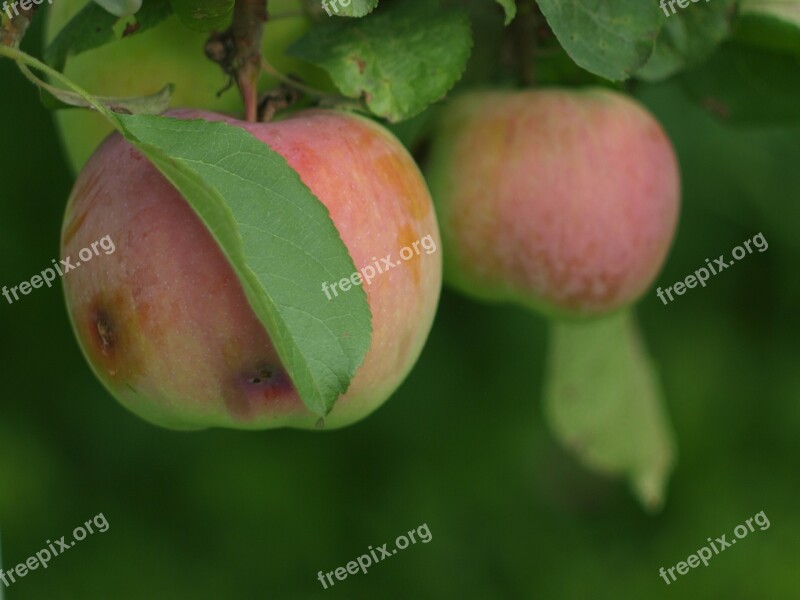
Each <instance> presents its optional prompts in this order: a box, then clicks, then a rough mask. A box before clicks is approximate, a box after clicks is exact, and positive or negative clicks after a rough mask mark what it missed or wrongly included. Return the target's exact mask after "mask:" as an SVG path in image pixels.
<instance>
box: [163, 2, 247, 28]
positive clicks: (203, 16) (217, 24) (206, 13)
mask: <svg viewBox="0 0 800 600" xmlns="http://www.w3.org/2000/svg"><path fill="white" fill-rule="evenodd" d="M169 2H170V4H171V5H172V9H173V10H174V11H175V14H177V15H178V18H179V19H180V20H181V23H183V24H184V25H185V26H186V27H188V28H189V29H192V30H194V31H213V30H215V29H222V28H223V27H224V26H225V25H227V24H228V23H229V22H230V19H231V15H232V14H233V4H234V0H169Z"/></svg>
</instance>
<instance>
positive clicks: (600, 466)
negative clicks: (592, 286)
mask: <svg viewBox="0 0 800 600" xmlns="http://www.w3.org/2000/svg"><path fill="white" fill-rule="evenodd" d="M545 410H546V413H547V417H548V420H549V422H550V426H551V428H552V429H553V431H554V432H555V434H556V436H557V437H558V438H559V439H560V440H561V442H562V443H563V444H564V445H565V446H566V447H567V448H569V449H570V450H572V451H573V452H574V453H575V454H576V455H577V456H578V457H579V458H580V459H581V461H582V462H583V463H585V464H586V465H587V466H588V467H590V468H593V469H596V470H598V471H600V472H603V473H608V474H612V475H623V476H625V477H627V478H628V480H629V481H630V483H631V486H632V488H633V490H634V492H635V493H636V496H637V497H638V498H639V501H640V502H641V503H642V504H643V506H644V507H645V508H647V509H649V510H655V509H657V508H659V507H660V506H661V505H662V504H663V501H664V494H665V488H666V484H667V478H668V477H669V473H670V471H671V470H672V466H673V463H674V461H675V456H674V452H675V451H674V441H673V434H672V430H671V427H670V425H669V423H668V420H667V416H666V414H665V409H664V406H663V400H662V393H661V390H660V387H659V384H658V383H657V381H656V376H655V373H654V370H653V367H652V365H651V363H650V359H649V358H648V356H647V354H646V351H645V349H644V347H643V345H642V340H641V338H640V336H639V332H638V330H637V329H636V325H635V320H634V317H633V315H632V314H631V313H630V312H621V313H617V314H614V315H611V316H608V317H604V318H602V319H599V320H593V321H580V322H572V321H570V322H566V321H564V322H562V321H557V322H553V323H552V325H551V341H550V348H549V364H548V372H547V381H546V385H545Z"/></svg>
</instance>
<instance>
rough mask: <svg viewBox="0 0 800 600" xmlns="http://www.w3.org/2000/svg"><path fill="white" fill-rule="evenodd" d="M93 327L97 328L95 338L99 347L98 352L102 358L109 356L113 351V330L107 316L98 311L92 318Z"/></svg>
mask: <svg viewBox="0 0 800 600" xmlns="http://www.w3.org/2000/svg"><path fill="white" fill-rule="evenodd" d="M94 322H95V326H96V328H97V337H98V341H99V344H98V345H99V346H100V352H102V353H103V356H109V355H110V354H111V353H112V352H113V351H114V342H115V336H114V328H113V327H112V326H111V321H110V320H109V318H108V315H107V314H106V313H105V312H103V311H98V312H97V314H96V315H95V317H94Z"/></svg>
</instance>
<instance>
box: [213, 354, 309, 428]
mask: <svg viewBox="0 0 800 600" xmlns="http://www.w3.org/2000/svg"><path fill="white" fill-rule="evenodd" d="M224 397H225V407H226V408H227V410H228V413H229V414H230V415H231V416H232V417H234V418H235V419H237V420H250V419H253V418H255V417H257V416H259V415H260V414H262V413H266V412H271V411H274V410H275V408H276V403H281V404H284V405H285V408H286V409H287V411H288V410H291V409H293V408H294V407H298V408H301V403H300V402H299V398H298V396H297V392H296V390H295V388H294V385H293V384H292V381H291V379H290V378H289V375H288V374H287V373H286V371H285V370H284V369H283V367H281V366H280V365H278V364H273V363H271V362H262V363H260V364H258V365H257V366H256V367H255V368H254V369H246V370H244V371H242V372H240V373H239V376H238V377H237V378H236V379H235V380H234V381H233V382H232V384H231V385H230V386H228V389H226V390H225V392H224ZM287 398H290V399H291V400H290V401H289V402H287V401H286V399H287ZM277 408H284V407H277Z"/></svg>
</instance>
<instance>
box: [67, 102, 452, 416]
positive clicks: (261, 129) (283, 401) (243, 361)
mask: <svg viewBox="0 0 800 600" xmlns="http://www.w3.org/2000/svg"><path fill="white" fill-rule="evenodd" d="M174 114H175V116H180V117H181V118H203V119H206V120H215V121H219V120H224V121H226V122H228V123H230V124H233V125H236V126H238V127H241V128H243V129H245V130H247V131H248V132H250V133H251V134H252V135H253V136H255V137H256V138H257V139H259V140H261V141H262V142H264V143H265V144H267V145H269V146H270V147H271V148H272V149H273V150H275V151H276V152H278V153H279V154H281V155H282V156H283V157H284V158H285V159H286V160H287V162H288V163H289V165H290V166H292V167H293V168H294V169H295V170H296V171H297V172H298V174H299V176H300V178H301V179H302V181H303V182H304V183H305V184H306V185H307V186H308V187H309V188H310V189H311V191H312V192H314V194H315V195H316V196H317V197H318V198H319V200H320V201H321V202H322V203H323V204H324V205H325V206H326V207H327V209H328V211H329V213H330V216H331V219H332V221H333V223H334V225H335V226H336V228H337V229H338V231H339V234H340V236H341V238H342V240H343V242H344V244H345V245H346V246H347V249H348V250H349V252H350V255H351V256H352V258H353V261H354V263H355V266H356V268H359V269H360V268H361V267H362V266H365V265H368V264H372V263H373V262H374V260H375V259H374V257H383V256H386V255H387V254H392V255H393V256H394V257H396V256H397V255H398V252H399V251H400V250H401V249H402V248H403V247H406V246H411V245H412V244H413V243H414V242H415V241H417V240H420V239H422V238H424V237H425V236H428V235H430V236H432V239H433V240H434V242H435V244H436V248H437V250H438V248H439V244H440V239H439V233H438V227H437V222H436V216H435V212H434V210H433V205H432V202H431V198H430V194H429V192H428V189H427V187H426V184H425V181H424V179H423V178H422V175H421V174H420V172H419V169H418V168H417V166H416V164H415V163H414V161H413V159H412V158H411V157H410V156H409V154H408V153H407V152H406V150H405V149H404V148H403V147H402V145H401V144H400V143H399V142H398V141H397V140H396V139H395V138H394V137H393V136H392V135H391V134H390V133H389V132H388V131H386V130H385V129H384V128H383V127H381V126H379V125H377V124H375V123H373V122H372V121H369V120H367V119H365V118H361V117H357V116H354V115H348V114H344V113H338V112H334V111H323V110H313V111H308V112H304V113H297V114H296V115H295V116H292V117H290V118H287V119H285V120H283V121H280V122H276V123H268V124H264V123H256V124H248V123H243V122H240V121H235V120H233V119H231V118H228V117H223V116H221V115H218V114H212V113H206V112H199V111H181V112H178V113H174ZM107 235H108V236H110V237H111V239H112V240H113V242H114V243H115V250H114V252H113V253H111V254H108V255H101V256H100V257H98V258H96V259H94V261H92V262H91V263H89V264H86V265H81V266H80V267H78V268H77V269H74V270H72V271H71V272H70V273H68V274H66V275H65V277H64V287H65V294H66V302H67V308H68V312H69V316H70V319H71V321H72V325H73V328H74V331H75V333H76V336H77V338H78V340H79V343H80V346H81V348H82V350H83V352H84V354H85V356H86V358H87V360H88V362H89V364H90V365H91V367H92V369H93V370H94V372H95V374H96V375H97V376H98V378H99V379H100V380H101V381H102V382H103V384H104V385H105V386H106V387H107V388H108V390H109V391H110V392H111V393H112V394H113V395H114V396H115V397H116V398H117V399H118V400H119V401H120V402H121V403H122V404H123V405H124V406H126V407H127V408H129V409H130V410H131V411H133V412H134V413H136V414H138V415H140V416H141V417H143V418H145V419H147V420H149V421H151V422H153V423H156V424H159V425H162V426H165V427H169V428H176V429H201V428H206V427H213V426H218V427H231V428H241V429H266V428H274V427H283V426H288V427H299V428H313V427H315V426H317V425H318V421H319V417H318V416H316V415H314V414H312V413H310V412H309V411H308V410H307V409H306V407H305V406H304V405H303V403H302V401H301V399H300V398H299V397H298V395H297V392H296V391H295V389H294V386H293V385H292V382H291V380H290V379H289V376H288V375H287V372H286V370H285V369H284V367H283V366H282V365H281V362H280V360H279V358H278V355H277V353H276V351H275V348H274V346H273V345H272V342H271V341H270V337H269V335H268V334H267V332H266V331H265V329H264V327H263V326H262V324H261V323H260V322H259V320H258V319H257V318H256V316H255V314H254V312H253V310H252V309H251V307H250V305H249V304H248V302H247V300H246V297H245V294H244V292H243V290H242V287H241V285H240V283H239V281H238V279H237V278H236V276H235V275H234V271H233V269H232V267H231V266H230V265H229V264H228V263H227V261H226V259H225V258H224V257H223V254H222V252H221V250H220V249H219V247H218V246H217V244H216V242H215V241H214V240H213V238H212V236H211V234H210V233H209V232H208V230H207V229H206V228H205V227H204V225H203V224H202V223H201V221H200V219H199V218H198V217H197V215H196V214H195V213H194V212H193V210H192V209H191V208H190V207H189V205H188V204H187V202H186V201H185V200H184V199H183V198H182V197H181V196H180V194H179V193H178V192H177V191H176V190H175V189H174V188H173V187H172V186H171V185H170V184H169V183H168V182H167V181H166V179H164V178H163V177H162V176H161V174H159V173H158V172H157V171H156V169H155V168H154V167H153V166H152V165H151V164H150V163H149V162H148V161H147V160H146V159H145V158H144V157H143V156H141V155H140V154H139V153H138V152H137V151H136V150H135V149H134V148H133V147H131V146H130V145H129V144H128V143H127V142H125V141H124V140H123V139H122V138H121V137H120V136H119V135H117V134H115V135H113V136H111V137H110V138H109V139H108V140H106V141H105V142H104V143H103V145H102V146H101V147H100V148H99V149H98V150H97V152H96V153H95V154H94V156H92V158H91V159H90V161H89V162H88V163H87V165H86V167H85V168H84V170H83V171H82V173H81V174H80V175H79V177H78V180H77V182H76V184H75V187H74V189H73V191H72V194H71V197H70V199H69V203H68V206H67V210H66V216H65V220H64V226H63V230H62V246H61V247H62V257H67V256H73V257H74V256H77V254H78V252H79V251H80V249H82V248H85V247H88V246H90V245H91V243H92V242H95V241H97V240H100V239H101V238H103V237H104V236H107ZM276 259H277V258H276ZM350 275H351V274H350V273H343V274H342V277H349V276H350ZM441 277H442V266H441V252H439V251H436V252H432V253H430V254H427V253H424V252H423V253H420V254H419V255H418V256H415V257H413V258H412V259H410V260H408V261H407V262H403V263H402V264H399V265H398V266H396V267H395V268H393V269H391V270H388V271H386V272H384V273H383V274H380V275H377V276H376V277H375V278H374V279H373V281H372V283H371V285H368V286H364V288H365V291H366V294H367V298H368V302H369V306H370V309H371V312H372V328H373V333H372V340H371V346H370V348H369V350H368V352H367V354H366V357H365V358H364V362H363V363H362V365H361V366H360V367H359V368H358V370H357V371H356V374H355V376H354V378H353V380H352V382H351V385H350V387H349V389H348V391H347V392H346V393H345V394H344V395H343V396H341V397H340V398H339V400H338V401H337V403H336V405H335V406H334V408H333V410H332V412H331V413H330V414H329V415H328V416H327V417H326V418H325V421H324V426H325V428H326V429H330V428H335V427H341V426H344V425H347V424H350V423H353V422H355V421H357V420H359V419H361V418H363V417H364V416H366V415H367V414H369V413H370V412H372V411H373V410H375V409H376V408H377V407H378V406H380V405H381V404H382V403H383V402H384V401H385V400H386V399H387V398H388V397H389V396H390V395H391V394H392V393H393V392H394V391H395V390H396V389H397V387H398V386H399V385H400V383H401V382H402V381H403V379H404V378H405V376H406V375H407V373H408V372H409V370H410V369H411V367H412V366H413V364H414V362H415V361H416V359H417V357H418V356H419V354H420V351H421V349H422V346H423V344H424V343H425V340H426V338H427V335H428V332H429V330H430V327H431V324H432V321H433V317H434V313H435V310H436V306H437V303H438V298H439V292H440V289H441ZM321 284H322V282H320V292H319V293H320V294H323V292H322V289H321ZM340 293H343V292H340ZM331 301H332V302H335V301H336V298H335V297H334V298H332V300H331Z"/></svg>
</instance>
